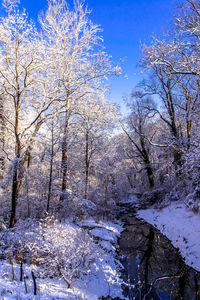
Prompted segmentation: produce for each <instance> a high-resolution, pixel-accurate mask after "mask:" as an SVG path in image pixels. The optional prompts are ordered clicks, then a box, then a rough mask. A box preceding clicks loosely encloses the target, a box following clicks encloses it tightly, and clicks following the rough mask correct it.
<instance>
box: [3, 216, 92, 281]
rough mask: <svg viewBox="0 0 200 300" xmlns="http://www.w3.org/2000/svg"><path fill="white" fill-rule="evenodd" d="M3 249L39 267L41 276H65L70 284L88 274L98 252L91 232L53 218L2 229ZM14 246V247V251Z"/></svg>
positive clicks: (23, 222) (16, 259) (38, 273)
mask: <svg viewBox="0 0 200 300" xmlns="http://www.w3.org/2000/svg"><path fill="white" fill-rule="evenodd" d="M0 249H1V251H2V252H3V253H4V254H5V257H7V258H8V257H9V253H10V251H12V256H13V257H14V258H15V261H16V262H18V263H19V262H21V261H23V262H27V263H30V264H32V265H36V266H38V268H37V274H36V275H37V276H39V277H42V278H44V277H54V276H62V277H63V278H64V279H65V281H66V282H67V283H68V286H69V285H70V283H71V281H72V279H73V278H74V277H80V276H81V275H83V274H85V273H88V272H89V270H90V264H91V263H92V261H93V259H94V257H96V256H97V255H98V253H97V251H96V245H95V243H94V242H93V240H92V238H91V237H90V236H89V234H87V233H86V231H85V230H83V229H80V228H79V227H76V226H72V225H71V224H69V223H60V222H59V221H57V220H55V219H54V218H53V217H47V218H46V219H44V220H42V221H40V222H37V221H32V220H31V219H27V220H26V221H19V222H18V223H17V224H16V226H15V228H13V229H9V230H7V231H6V232H5V231H4V232H2V233H1V232H0ZM10 249H11V250H10Z"/></svg>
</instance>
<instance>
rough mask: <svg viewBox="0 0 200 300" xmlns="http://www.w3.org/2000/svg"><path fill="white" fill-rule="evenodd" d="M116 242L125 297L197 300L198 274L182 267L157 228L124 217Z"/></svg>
mask: <svg viewBox="0 0 200 300" xmlns="http://www.w3.org/2000/svg"><path fill="white" fill-rule="evenodd" d="M122 220H123V222H124V223H125V231H123V232H122V234H121V237H120V239H119V252H120V254H122V256H123V259H122V264H123V266H124V271H123V274H122V276H123V280H124V282H125V284H124V285H123V291H124V296H125V297H128V298H129V299H135V300H150V299H151V300H157V299H158V300H160V299H161V300H168V299H175V300H178V299H182V300H190V299H195V300H200V273H199V272H197V271H195V270H194V269H192V268H191V267H188V266H187V265H185V263H184V260H183V259H182V257H181V255H180V253H179V251H178V249H176V248H174V247H173V246H172V244H171V242H170V241H169V240H168V239H167V238H166V237H165V236H163V235H162V234H161V233H160V232H159V231H158V230H157V229H156V228H154V227H153V226H151V225H149V224H147V223H145V222H143V221H142V220H139V219H137V218H136V217H135V216H134V214H131V215H129V214H124V216H123V218H122Z"/></svg>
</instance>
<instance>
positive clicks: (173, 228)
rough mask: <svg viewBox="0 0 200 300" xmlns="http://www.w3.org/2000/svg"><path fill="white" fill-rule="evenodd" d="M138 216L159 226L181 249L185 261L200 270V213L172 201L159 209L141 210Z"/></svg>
mask: <svg viewBox="0 0 200 300" xmlns="http://www.w3.org/2000/svg"><path fill="white" fill-rule="evenodd" d="M137 217H139V218H142V219H144V220H145V221H147V222H148V223H150V224H152V225H153V226H155V227H157V228H158V229H159V230H160V231H161V232H162V233H163V234H164V235H165V236H167V237H168V238H169V239H170V240H171V241H172V244H173V245H174V247H176V248H179V249H180V253H181V255H182V257H183V258H184V259H185V263H186V264H187V265H189V266H192V267H193V268H194V269H196V270H198V271H200V215H198V214H194V213H193V212H192V211H191V210H188V209H187V208H186V206H185V204H184V203H181V202H172V203H171V204H170V205H169V206H167V207H165V208H162V209H159V210H158V209H154V208H149V209H145V210H139V211H138V212H137Z"/></svg>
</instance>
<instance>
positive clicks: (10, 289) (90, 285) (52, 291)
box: [0, 219, 124, 300]
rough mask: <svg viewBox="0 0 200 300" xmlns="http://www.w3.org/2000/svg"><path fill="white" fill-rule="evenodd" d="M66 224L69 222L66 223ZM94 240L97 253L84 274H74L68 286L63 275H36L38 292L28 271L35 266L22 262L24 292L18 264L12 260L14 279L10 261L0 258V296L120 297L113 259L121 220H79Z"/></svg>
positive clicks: (84, 299) (91, 299) (117, 269)
mask: <svg viewBox="0 0 200 300" xmlns="http://www.w3.org/2000/svg"><path fill="white" fill-rule="evenodd" d="M67 226H68V227H69V224H67ZM79 226H80V227H82V228H85V230H86V231H87V232H88V233H89V235H91V236H93V237H94V238H95V240H96V243H97V244H96V247H97V252H98V255H96V258H95V259H94V261H93V262H92V263H91V265H90V269H89V270H88V273H87V272H86V273H87V274H83V275H82V276H81V278H74V279H73V281H72V284H71V288H68V287H67V283H66V282H65V281H64V280H63V279H62V278H44V279H40V278H37V279H36V282H37V295H36V296H34V294H33V292H34V288H33V280H32V276H31V271H34V273H35V274H37V267H36V266H32V265H24V274H25V275H26V284H27V292H26V289H25V284H24V282H21V281H20V265H19V264H17V263H14V274H15V280H12V265H11V264H10V263H9V262H8V261H5V260H0V299H2V300H3V299H4V300H5V299H20V300H21V299H27V300H28V299H35V300H36V299H38V300H39V299H41V300H44V299H52V300H53V299H60V300H61V299H63V300H64V299H67V300H75V299H81V300H96V299H98V297H101V296H107V295H111V296H112V297H113V298H114V297H121V298H124V297H123V296H122V290H121V283H122V280H121V279H120V267H121V264H120V262H119V261H118V260H116V259H115V248H116V242H117V237H119V236H120V232H121V231H122V230H123V228H122V226H121V225H120V224H116V223H112V222H98V223H96V222H95V221H94V220H92V219H91V220H87V221H85V222H82V223H81V224H79Z"/></svg>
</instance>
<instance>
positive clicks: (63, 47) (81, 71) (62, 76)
mask: <svg viewBox="0 0 200 300" xmlns="http://www.w3.org/2000/svg"><path fill="white" fill-rule="evenodd" d="M88 14H89V12H88V11H87V9H86V8H84V7H83V4H82V3H81V2H79V1H77V2H76V1H75V3H74V9H73V10H70V9H69V7H68V6H67V3H66V2H65V1H61V0H58V1H49V6H48V9H47V11H46V13H45V15H44V16H43V18H41V25H42V28H43V32H44V34H45V36H46V48H47V49H48V54H49V65H50V68H51V70H52V74H54V87H55V88H56V89H57V90H59V94H58V99H59V101H60V107H61V109H62V111H63V114H64V124H63V141H62V159H61V171H62V192H61V196H60V200H61V201H63V200H64V198H65V191H66V188H67V169H68V144H69V120H70V117H71V115H72V114H73V113H74V112H77V108H75V107H76V102H77V101H78V100H80V99H86V98H85V97H86V95H88V94H90V93H92V92H93V90H94V89H99V88H100V86H101V82H102V79H103V78H105V77H106V76H107V75H110V74H116V73H118V72H119V68H116V67H114V66H113V65H112V64H111V62H110V58H109V57H108V55H107V54H106V53H105V52H104V48H103V46H102V45H101V42H102V39H101V37H100V36H99V31H100V30H99V27H98V26H96V25H94V24H93V23H92V22H91V21H90V20H89V19H88Z"/></svg>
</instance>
